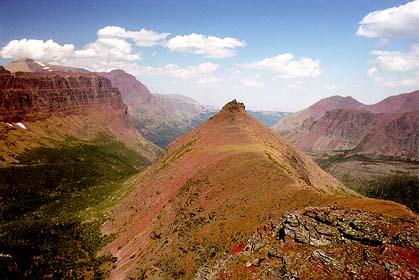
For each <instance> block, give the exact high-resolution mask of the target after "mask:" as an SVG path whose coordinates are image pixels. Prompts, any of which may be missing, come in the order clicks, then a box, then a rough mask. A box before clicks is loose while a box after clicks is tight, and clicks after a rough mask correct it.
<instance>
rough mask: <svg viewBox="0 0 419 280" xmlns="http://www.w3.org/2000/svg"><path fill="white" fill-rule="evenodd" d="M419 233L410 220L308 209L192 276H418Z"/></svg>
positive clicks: (286, 217) (258, 233)
mask: <svg viewBox="0 0 419 280" xmlns="http://www.w3.org/2000/svg"><path fill="white" fill-rule="evenodd" d="M418 237H419V227H418V225H417V224H416V223H415V222H413V221H407V220H403V219H398V218H390V217H383V216H381V215H378V214H375V213H371V212H367V211H362V210H350V209H343V208H337V207H322V208H317V207H310V208H306V209H305V210H304V211H291V212H287V213H285V214H284V215H283V217H282V219H281V220H278V221H270V222H269V223H267V224H266V225H265V226H264V227H263V228H258V229H257V230H256V231H255V233H254V234H253V236H252V237H251V238H249V240H248V243H247V244H246V246H245V248H244V250H243V252H242V253H241V254H237V253H236V254H235V255H234V256H233V255H226V256H224V258H223V260H220V261H218V262H217V265H216V266H213V267H205V268H203V269H201V270H199V272H198V273H197V275H196V279H243V278H245V279H247V278H246V277H249V279H418V278H419V247H418V245H419V242H418V240H419V238H418ZM204 271H205V272H206V273H205V274H204V273H203V272H204Z"/></svg>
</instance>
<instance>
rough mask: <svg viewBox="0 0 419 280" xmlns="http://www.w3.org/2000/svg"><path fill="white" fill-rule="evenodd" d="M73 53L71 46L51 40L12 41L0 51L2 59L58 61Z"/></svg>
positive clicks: (72, 46)
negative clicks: (26, 58) (25, 58)
mask: <svg viewBox="0 0 419 280" xmlns="http://www.w3.org/2000/svg"><path fill="white" fill-rule="evenodd" d="M73 52H74V45H73V44H64V45H60V44H58V43H56V42H54V41H53V40H48V41H43V40H35V39H22V40H12V41H10V42H9V43H7V45H6V46H4V47H3V48H2V49H1V51H0V56H1V57H2V58H23V57H30V58H33V59H47V60H50V59H52V60H59V59H62V58H64V57H68V56H71V55H72V54H73Z"/></svg>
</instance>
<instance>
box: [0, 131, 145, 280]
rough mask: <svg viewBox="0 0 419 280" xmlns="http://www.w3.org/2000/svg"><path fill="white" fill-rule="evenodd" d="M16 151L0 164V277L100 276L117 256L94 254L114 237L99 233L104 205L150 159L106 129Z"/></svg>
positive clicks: (115, 195) (113, 199) (113, 200)
mask: <svg viewBox="0 0 419 280" xmlns="http://www.w3.org/2000/svg"><path fill="white" fill-rule="evenodd" d="M18 159H19V161H20V163H19V165H14V166H13V165H9V166H7V167H4V168H1V169H0V194H1V198H0V203H1V204H0V205H1V212H0V215H1V217H2V222H1V224H0V271H1V272H0V278H2V279H5V278H6V277H7V278H8V279H14V278H17V279H23V278H24V279H40V278H44V277H46V278H54V279H63V278H69V279H85V278H97V279H99V278H103V277H104V276H105V275H106V272H107V270H108V268H109V265H110V264H111V263H112V261H113V259H112V257H110V256H102V257H96V253H97V251H98V250H99V249H100V248H101V247H102V245H104V244H105V243H106V242H108V241H109V240H110V239H111V238H112V237H111V236H108V237H104V238H102V237H101V234H100V227H99V226H100V223H101V220H102V219H103V216H102V214H101V213H102V210H103V209H105V208H107V207H109V206H110V205H112V203H113V202H116V201H117V200H118V197H120V196H121V195H123V193H124V191H126V190H125V189H127V188H129V184H123V182H124V181H125V180H126V178H128V177H130V176H131V175H133V174H136V173H138V172H139V171H141V170H144V169H145V167H146V166H148V165H149V161H148V160H147V159H145V158H143V157H141V156H139V155H138V154H137V153H136V152H135V151H133V150H131V149H129V148H127V147H126V146H125V145H124V144H123V143H122V142H119V141H115V140H113V139H112V138H110V137H108V136H105V135H102V136H100V137H98V138H97V139H95V140H94V141H80V140H76V139H74V138H68V139H67V140H66V141H65V142H63V143H62V144H61V145H59V146H58V147H54V148H44V147H40V148H35V149H32V150H30V151H28V152H25V153H23V154H21V155H20V156H19V158H18Z"/></svg>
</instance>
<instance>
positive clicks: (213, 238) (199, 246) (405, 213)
mask: <svg viewBox="0 0 419 280" xmlns="http://www.w3.org/2000/svg"><path fill="white" fill-rule="evenodd" d="M130 184H132V187H133V191H132V192H131V193H130V194H129V195H128V196H127V197H126V198H125V199H123V200H122V201H121V202H120V203H119V204H118V205H116V206H115V207H114V208H112V209H110V210H109V213H108V215H109V217H110V219H109V221H108V222H107V223H105V224H104V225H103V228H102V230H103V233H104V234H117V238H116V239H115V240H114V241H113V242H111V243H110V244H108V245H107V246H106V247H105V248H104V249H103V252H111V253H112V254H113V255H114V256H116V257H117V258H118V261H117V262H116V264H115V265H116V266H115V269H114V270H113V272H112V274H111V278H112V279H127V278H130V277H132V278H133V279H135V278H141V277H145V278H148V277H150V278H152V279H192V278H194V277H201V276H202V275H203V274H202V273H203V270H204V271H205V270H207V271H209V272H211V271H212V270H211V268H212V267H214V266H217V263H218V262H219V260H220V259H222V258H223V256H225V254H226V253H229V252H232V251H237V252H238V251H240V250H241V249H240V248H241V246H242V244H243V246H244V244H245V242H246V240H247V239H248V237H249V236H250V235H251V234H252V232H253V231H254V229H256V228H257V227H260V226H263V225H264V224H265V223H266V222H267V221H268V220H271V219H280V218H281V216H282V215H283V214H284V213H285V212H287V211H290V210H295V209H300V210H303V209H304V208H305V207H308V206H333V205H334V206H336V207H337V206H339V207H350V208H351V209H363V210H364V211H371V212H377V213H379V214H380V215H384V216H388V215H389V216H394V217H398V218H401V219H405V220H408V221H410V222H409V223H412V224H413V225H416V224H417V219H418V217H417V216H415V215H414V214H413V213H412V212H411V211H409V210H408V209H407V208H406V207H404V206H401V205H399V204H396V203H393V202H387V201H378V200H372V199H367V198H360V197H357V195H356V194H354V193H353V192H351V191H350V190H349V189H347V188H346V187H344V186H343V185H342V184H340V183H339V182H338V181H337V180H336V179H335V178H333V177H331V176H330V175H328V174H326V173H325V172H324V171H322V170H321V169H320V168H319V167H318V166H317V165H316V164H315V163H314V162H313V161H312V160H311V159H310V158H308V157H307V156H306V155H305V154H304V153H302V152H301V151H299V150H298V149H297V148H295V147H294V146H293V145H292V144H290V143H288V142H287V141H285V140H283V139H282V138H281V137H279V136H277V135H276V134H275V133H274V132H273V131H271V130H269V129H268V128H266V127H264V126H263V125H262V124H261V123H260V122H258V121H257V120H256V119H254V118H253V117H251V116H250V115H249V114H247V113H246V111H245V109H244V105H243V104H241V103H237V102H236V101H233V102H230V103H228V104H227V105H225V106H224V108H223V109H222V110H221V112H220V113H218V114H217V115H216V116H214V117H213V118H211V119H210V120H209V121H207V122H205V123H204V124H202V125H201V126H199V127H198V128H196V129H194V130H192V131H191V132H190V133H188V134H186V135H184V136H183V137H181V138H179V139H177V140H176V141H175V142H174V143H172V144H171V145H170V146H169V147H168V150H167V151H166V152H165V153H164V154H163V155H162V156H161V157H160V158H159V160H158V161H157V162H155V163H154V164H153V165H152V166H151V167H150V168H149V169H148V170H147V171H146V172H145V173H144V174H141V175H138V176H137V177H136V178H133V179H132V180H131V182H130ZM371 215H373V214H371ZM400 229H401V227H400V228H399V230H400ZM236 246H239V247H236ZM417 252H418V251H417V250H416V251H415V253H417ZM294 266H295V267H298V265H297V264H294ZM241 268H242V269H244V270H246V267H245V266H243V267H241ZM249 271H251V270H249ZM304 273H305V272H304ZM205 275H206V274H205ZM211 275H213V274H211V273H210V276H211ZM214 275H215V274H214ZM304 275H306V274H300V276H301V277H302V279H304ZM207 276H208V275H207ZM207 276H205V277H206V278H204V279H218V278H212V276H211V277H210V276H208V277H207ZM214 277H215V276H214ZM249 277H250V278H252V277H251V275H250V276H249ZM237 279H243V278H240V277H237ZM244 279H247V278H244Z"/></svg>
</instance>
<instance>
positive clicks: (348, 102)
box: [273, 95, 364, 133]
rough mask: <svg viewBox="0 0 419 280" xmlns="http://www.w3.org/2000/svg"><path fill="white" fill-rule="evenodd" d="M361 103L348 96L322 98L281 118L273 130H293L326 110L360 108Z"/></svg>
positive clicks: (321, 114) (320, 115) (315, 118)
mask: <svg viewBox="0 0 419 280" xmlns="http://www.w3.org/2000/svg"><path fill="white" fill-rule="evenodd" d="M363 106H364V105H363V104H362V103H360V102H358V101H357V100H355V99H353V98H352V97H350V96H346V97H342V96H338V95H336V96H331V97H328V98H325V99H322V100H320V101H318V102H316V103H315V104H313V105H311V106H310V107H308V108H307V109H304V110H302V111H299V112H296V113H295V114H292V115H291V116H289V117H287V118H284V119H281V120H280V121H279V122H278V123H277V124H276V125H275V126H273V129H274V130H277V131H279V130H280V131H281V132H282V131H284V133H285V132H287V131H288V130H290V131H293V130H295V129H297V128H298V127H299V126H301V125H302V124H303V123H304V122H305V121H307V120H311V121H315V120H317V119H319V118H321V117H322V116H323V115H324V114H325V113H326V112H327V111H329V110H333V109H355V110H357V109H361V108H363Z"/></svg>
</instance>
